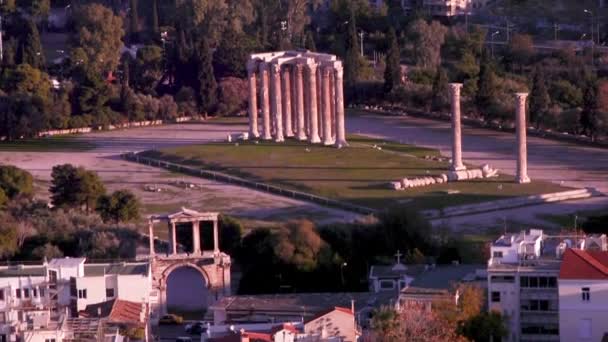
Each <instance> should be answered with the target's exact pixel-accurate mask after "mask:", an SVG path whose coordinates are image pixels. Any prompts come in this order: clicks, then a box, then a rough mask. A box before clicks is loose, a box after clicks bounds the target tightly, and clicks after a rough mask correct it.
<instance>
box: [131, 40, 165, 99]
mask: <svg viewBox="0 0 608 342" xmlns="http://www.w3.org/2000/svg"><path fill="white" fill-rule="evenodd" d="M163 71H164V70H163V50H162V48H161V47H159V46H156V45H146V46H144V47H142V48H140V49H138V50H137V58H136V59H135V73H134V76H135V77H134V80H133V87H134V88H135V89H137V90H138V91H141V92H143V93H145V94H156V91H155V88H156V85H157V83H158V82H159V81H160V79H161V77H162V75H163Z"/></svg>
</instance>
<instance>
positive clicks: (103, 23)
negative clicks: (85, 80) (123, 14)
mask: <svg viewBox="0 0 608 342" xmlns="http://www.w3.org/2000/svg"><path fill="white" fill-rule="evenodd" d="M74 10H75V13H74V15H73V16H72V18H74V28H75V32H76V33H75V34H74V35H73V37H72V48H73V51H72V63H73V64H78V63H81V64H83V65H84V67H85V68H88V69H91V70H92V71H93V72H95V73H97V74H98V75H103V74H104V73H107V72H110V71H114V70H115V69H116V67H117V66H118V62H119V60H120V50H121V48H122V46H123V43H122V37H123V35H124V31H123V29H122V25H123V23H122V19H121V18H120V17H119V16H117V15H114V13H113V12H112V10H110V9H109V8H107V7H105V6H103V5H100V4H87V5H82V6H77V7H75V9H74ZM74 50H78V51H74ZM75 55H77V56H78V57H77V58H76V59H75V58H74V57H75ZM104 76H105V75H104Z"/></svg>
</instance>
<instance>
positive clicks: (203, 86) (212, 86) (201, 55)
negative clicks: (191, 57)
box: [197, 39, 217, 115]
mask: <svg viewBox="0 0 608 342" xmlns="http://www.w3.org/2000/svg"><path fill="white" fill-rule="evenodd" d="M197 57H198V68H197V69H198V82H199V87H198V95H199V96H198V101H199V108H200V110H201V112H203V113H205V115H206V114H208V113H212V112H213V111H214V109H215V105H216V104H217V82H216V81H215V75H214V74H213V64H212V56H211V50H210V49H209V43H208V42H207V40H206V39H202V41H201V44H200V48H199V49H198V53H197Z"/></svg>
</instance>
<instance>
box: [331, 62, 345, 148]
mask: <svg viewBox="0 0 608 342" xmlns="http://www.w3.org/2000/svg"><path fill="white" fill-rule="evenodd" d="M334 81H335V82H334V87H335V91H336V147H338V148H339V147H345V146H348V142H346V128H345V127H344V86H343V82H344V69H343V68H342V66H341V65H340V66H336V67H335V68H334Z"/></svg>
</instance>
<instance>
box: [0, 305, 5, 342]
mask: <svg viewBox="0 0 608 342" xmlns="http://www.w3.org/2000/svg"><path fill="white" fill-rule="evenodd" d="M0 323H6V313H5V312H4V311H0ZM0 341H2V339H0Z"/></svg>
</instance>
